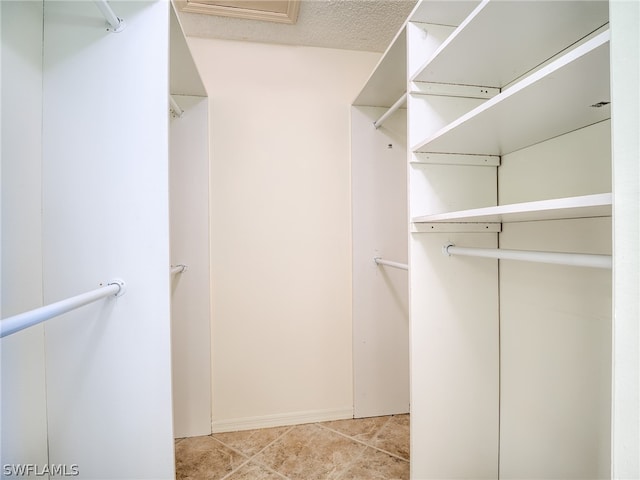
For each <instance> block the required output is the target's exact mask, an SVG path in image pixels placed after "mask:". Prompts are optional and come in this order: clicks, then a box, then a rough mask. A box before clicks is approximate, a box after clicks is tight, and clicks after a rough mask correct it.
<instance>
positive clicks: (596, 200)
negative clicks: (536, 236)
mask: <svg viewBox="0 0 640 480" xmlns="http://www.w3.org/2000/svg"><path fill="white" fill-rule="evenodd" d="M611 199H612V195H611V194H610V193H598V194H594V195H584V196H580V197H569V198H556V199H551V200H539V201H535V202H525V203H514V204H511V205H498V206H496V207H484V208H475V209H472V210H460V211H457V212H449V213H440V214H435V215H424V216H420V217H415V218H413V219H412V220H411V221H412V222H414V223H439V222H446V223H452V222H458V223H464V222H473V223H480V222H488V223H509V222H531V221H537V220H559V219H568V218H588V217H608V216H611Z"/></svg>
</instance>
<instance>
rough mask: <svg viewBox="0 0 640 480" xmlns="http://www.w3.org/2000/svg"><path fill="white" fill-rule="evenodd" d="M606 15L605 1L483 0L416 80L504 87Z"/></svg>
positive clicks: (594, 27) (604, 21) (605, 20)
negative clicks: (520, 0)
mask: <svg viewBox="0 0 640 480" xmlns="http://www.w3.org/2000/svg"><path fill="white" fill-rule="evenodd" d="M451 3H454V4H455V3H456V2H451ZM424 9H425V10H426V11H427V12H428V9H429V5H428V4H426V5H424ZM518 18H520V19H526V21H514V20H513V19H518ZM608 21H609V7H608V3H607V2H606V1H605V2H603V1H582V2H575V1H553V2H549V1H530V2H513V1H495V0H491V1H489V0H485V1H484V2H482V3H481V4H480V5H479V6H478V7H477V8H476V9H475V10H473V12H471V14H470V15H469V16H468V17H467V18H466V19H465V20H464V21H463V22H462V23H461V24H460V26H459V27H458V28H457V29H456V30H455V31H454V32H453V34H452V35H451V36H450V37H449V38H448V39H447V40H446V41H445V42H444V43H443V44H442V46H441V47H440V48H439V49H438V50H437V51H436V52H435V53H434V55H433V56H432V58H431V59H430V60H429V61H427V62H426V63H425V65H424V66H423V67H422V69H421V70H420V71H419V73H417V74H416V75H415V77H414V78H413V79H412V81H421V82H437V83H451V84H465V85H482V86H491V87H500V88H501V87H504V86H505V85H507V84H508V83H510V82H512V81H513V80H515V79H516V78H518V77H520V76H521V75H523V74H525V73H526V72H527V71H529V70H530V69H531V68H532V67H533V66H536V65H540V64H541V63H543V62H544V61H546V60H548V59H549V58H551V57H553V56H554V55H556V54H557V53H558V52H560V51H562V50H563V49H564V48H565V47H566V46H567V45H571V44H572V43H574V42H575V41H576V39H580V38H583V37H585V36H586V35H588V34H589V33H591V32H593V31H595V30H597V29H598V28H599V27H602V26H603V25H605V24H607V23H608Z"/></svg>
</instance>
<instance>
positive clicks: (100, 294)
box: [0, 280, 125, 338]
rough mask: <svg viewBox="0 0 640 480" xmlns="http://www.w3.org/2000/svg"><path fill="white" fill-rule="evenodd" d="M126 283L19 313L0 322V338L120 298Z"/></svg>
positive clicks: (112, 284) (118, 281) (116, 281)
mask: <svg viewBox="0 0 640 480" xmlns="http://www.w3.org/2000/svg"><path fill="white" fill-rule="evenodd" d="M124 292H125V283H124V282H123V281H122V280H112V281H110V282H109V283H108V284H107V286H106V287H101V288H97V289H95V290H91V291H90V292H86V293H82V294H80V295H76V296H75V297H70V298H67V299H65V300H60V301H59V302H56V303H51V304H49V305H45V306H44V307H40V308H36V309H35V310H29V311H28V312H24V313H19V314H18V315H14V316H12V317H7V318H4V319H2V320H0V338H2V337H6V336H7V335H11V334H12V333H16V332H19V331H20V330H24V329H25V328H28V327H31V326H33V325H37V324H38V323H41V322H44V321H45V320H49V319H50V318H53V317H57V316H58V315H62V314H63V313H67V312H69V311H71V310H75V309H76V308H79V307H82V306H83V305H87V304H88V303H92V302H95V301H96V300H100V299H101V298H104V297H108V296H111V295H113V296H115V297H119V296H121V295H124Z"/></svg>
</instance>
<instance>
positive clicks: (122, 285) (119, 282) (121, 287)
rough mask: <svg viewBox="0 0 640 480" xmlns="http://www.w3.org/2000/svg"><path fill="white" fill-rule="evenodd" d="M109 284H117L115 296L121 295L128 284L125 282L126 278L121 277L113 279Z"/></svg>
mask: <svg viewBox="0 0 640 480" xmlns="http://www.w3.org/2000/svg"><path fill="white" fill-rule="evenodd" d="M107 285H117V286H118V291H117V292H116V293H114V295H113V296H114V297H121V296H122V295H124V294H125V292H126V291H127V284H126V283H124V280H120V279H119V278H115V279H113V280H111V281H110V282H109V283H107Z"/></svg>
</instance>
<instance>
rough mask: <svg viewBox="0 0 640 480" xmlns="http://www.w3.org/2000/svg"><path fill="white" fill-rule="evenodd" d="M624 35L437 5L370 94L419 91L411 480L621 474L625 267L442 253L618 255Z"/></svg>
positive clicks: (429, 3) (476, 7)
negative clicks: (619, 386) (614, 341)
mask: <svg viewBox="0 0 640 480" xmlns="http://www.w3.org/2000/svg"><path fill="white" fill-rule="evenodd" d="M609 28H610V27H609V2H607V1H589V2H584V1H564V0H559V1H554V2H541V1H519V0H513V1H511V0H506V1H505V0H502V1H500V0H484V1H474V0H472V1H459V2H458V1H456V2H447V1H438V0H422V1H419V2H418V4H417V5H416V8H415V9H414V11H413V12H412V13H411V14H410V16H409V18H408V19H407V21H406V23H405V25H404V26H403V27H402V29H401V32H400V33H399V34H398V35H397V36H396V38H395V39H394V41H393V42H392V45H391V46H390V48H389V49H387V51H386V52H385V54H384V55H383V58H382V60H381V61H380V62H379V64H378V66H377V67H376V69H375V70H374V72H373V74H372V75H371V77H370V78H369V80H368V82H367V84H366V85H365V86H364V88H363V90H362V93H361V94H360V96H359V97H358V99H357V100H356V102H355V105H373V106H378V107H385V108H389V107H391V106H392V105H393V104H394V103H395V102H396V101H397V100H398V98H400V97H401V96H402V95H403V94H405V92H406V108H407V157H406V158H407V170H408V176H407V178H408V209H409V212H408V217H409V218H408V225H407V230H408V231H409V262H408V267H409V290H410V301H409V303H410V307H409V312H410V329H411V333H410V337H411V338H410V352H411V370H412V373H411V449H412V462H411V477H412V478H420V479H436V478H574V479H577V478H600V477H607V476H608V475H609V467H610V464H611V461H612V459H611V457H610V447H611V444H610V438H609V432H610V425H611V418H610V407H611V404H610V395H611V391H610V388H611V387H610V384H611V372H612V370H611V364H610V361H611V360H610V356H611V350H610V335H611V320H612V319H611V302H612V276H611V271H610V270H608V269H606V268H589V267H587V268H583V267H576V266H573V264H572V265H569V264H567V265H549V264H536V263H528V262H520V261H517V260H508V259H505V260H497V259H494V258H470V257H462V256H461V257H458V256H456V255H452V256H448V255H446V254H445V255H443V246H446V245H451V244H454V245H456V246H458V247H472V248H478V249H488V250H490V249H504V251H505V252H506V251H514V250H515V251H525V252H526V251H531V252H551V253H560V252H562V253H563V254H564V253H569V254H571V253H575V254H576V255H575V256H576V257H577V256H580V255H583V254H587V255H586V256H589V255H592V256H598V257H601V258H602V257H605V256H607V255H610V254H611V236H612V230H611V222H612V215H613V200H612V198H613V195H612V186H611V183H612V180H611V169H612V157H611V141H612V140H611V137H612V135H611V131H612V128H613V127H612V122H611V108H610V104H609V102H611V96H610V80H609V78H610V63H611V60H610V29H609ZM405 41H406V44H402V42H405ZM393 68H405V69H406V70H405V71H403V72H397V73H396V74H395V75H394V74H393V73H390V72H391V70H393ZM392 77H393V78H395V80H394V81H393V82H391V81H389V82H388V83H387V80H386V79H389V78H392ZM398 78H403V79H406V83H405V85H404V86H402V87H401V86H400V85H398V80H397V79H398ZM381 99H382V100H381ZM356 153H357V152H355V151H354V155H355V154H356ZM371 168H376V167H374V166H372V167H371ZM381 195H382V193H381ZM354 217H355V213H354ZM454 250H455V249H454ZM458 250H461V249H458ZM467 250H468V248H467ZM577 358H579V361H578V360H576V359H577ZM568 445H570V447H567V446H568ZM558 452H562V455H558Z"/></svg>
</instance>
